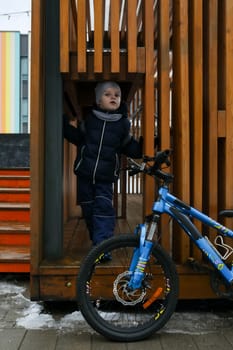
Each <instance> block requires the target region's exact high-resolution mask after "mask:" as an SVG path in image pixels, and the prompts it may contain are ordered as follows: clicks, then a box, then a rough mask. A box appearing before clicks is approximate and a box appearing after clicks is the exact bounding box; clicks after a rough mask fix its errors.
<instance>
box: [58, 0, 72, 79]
mask: <svg viewBox="0 0 233 350" xmlns="http://www.w3.org/2000/svg"><path fill="white" fill-rule="evenodd" d="M69 2H70V1H69V0H60V71H61V72H62V73H68V72H69V30H67V28H69V22H70V19H69V13H70V10H69Z"/></svg>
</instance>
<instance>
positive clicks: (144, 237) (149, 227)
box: [128, 215, 159, 290]
mask: <svg viewBox="0 0 233 350" xmlns="http://www.w3.org/2000/svg"><path fill="white" fill-rule="evenodd" d="M158 221H159V215H153V219H152V220H151V216H148V217H147V220H146V222H145V223H144V224H140V225H138V226H137V227H136V229H135V232H134V233H135V234H137V235H138V234H139V235H140V245H139V247H138V248H135V251H134V254H133V257H132V260H131V264H130V267H129V272H130V276H131V277H130V281H129V283H128V287H129V288H130V289H132V290H134V289H137V288H140V287H141V286H142V282H143V280H144V277H145V268H146V264H147V262H148V261H149V258H150V255H151V252H152V249H153V246H154V241H153V239H154V236H155V233H156V232H157V226H158Z"/></svg>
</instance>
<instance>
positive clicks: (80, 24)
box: [77, 0, 87, 73]
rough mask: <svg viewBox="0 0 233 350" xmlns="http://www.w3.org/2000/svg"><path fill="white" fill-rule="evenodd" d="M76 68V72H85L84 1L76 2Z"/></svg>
mask: <svg viewBox="0 0 233 350" xmlns="http://www.w3.org/2000/svg"><path fill="white" fill-rule="evenodd" d="M77 60H78V62H77V67H78V72H82V73H84V72H86V69H87V66H86V65H87V60H86V0H79V1H78V14H77Z"/></svg>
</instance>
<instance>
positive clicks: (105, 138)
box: [64, 105, 142, 183]
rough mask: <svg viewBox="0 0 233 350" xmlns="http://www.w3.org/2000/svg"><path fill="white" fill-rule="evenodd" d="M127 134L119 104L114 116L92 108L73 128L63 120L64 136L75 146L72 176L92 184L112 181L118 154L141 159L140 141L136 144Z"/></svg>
mask: <svg viewBox="0 0 233 350" xmlns="http://www.w3.org/2000/svg"><path fill="white" fill-rule="evenodd" d="M129 131H130V122H129V120H128V118H127V113H126V112H125V107H124V106H123V105H122V106H121V107H120V108H119V109H118V110H117V111H115V112H114V113H112V112H106V111H103V110H101V109H99V108H98V107H95V108H93V109H92V110H91V111H90V112H89V113H88V115H87V116H86V118H85V120H84V121H83V122H81V123H80V124H79V126H78V127H77V128H75V127H73V126H72V125H70V124H69V123H68V120H67V119H66V117H64V137H65V138H66V139H67V140H68V141H69V142H71V143H73V144H75V145H76V146H78V155H77V158H76V160H75V163H74V172H75V174H76V175H79V176H84V177H86V178H88V179H90V180H91V181H93V183H95V182H96V181H103V182H113V181H115V180H116V179H117V178H118V175H119V167H120V155H121V154H125V155H127V156H128V157H131V158H141V157H142V142H137V141H136V140H135V139H134V138H133V137H132V136H131V135H130V133H129Z"/></svg>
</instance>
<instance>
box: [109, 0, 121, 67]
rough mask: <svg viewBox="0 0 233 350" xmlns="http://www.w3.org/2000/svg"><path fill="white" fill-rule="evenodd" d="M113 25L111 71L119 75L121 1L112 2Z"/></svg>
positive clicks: (111, 16)
mask: <svg viewBox="0 0 233 350" xmlns="http://www.w3.org/2000/svg"><path fill="white" fill-rule="evenodd" d="M110 18H111V20H110V25H111V28H110V30H111V71H112V73H117V72H119V71H120V37H119V20H120V0H114V1H111V11H110Z"/></svg>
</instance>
